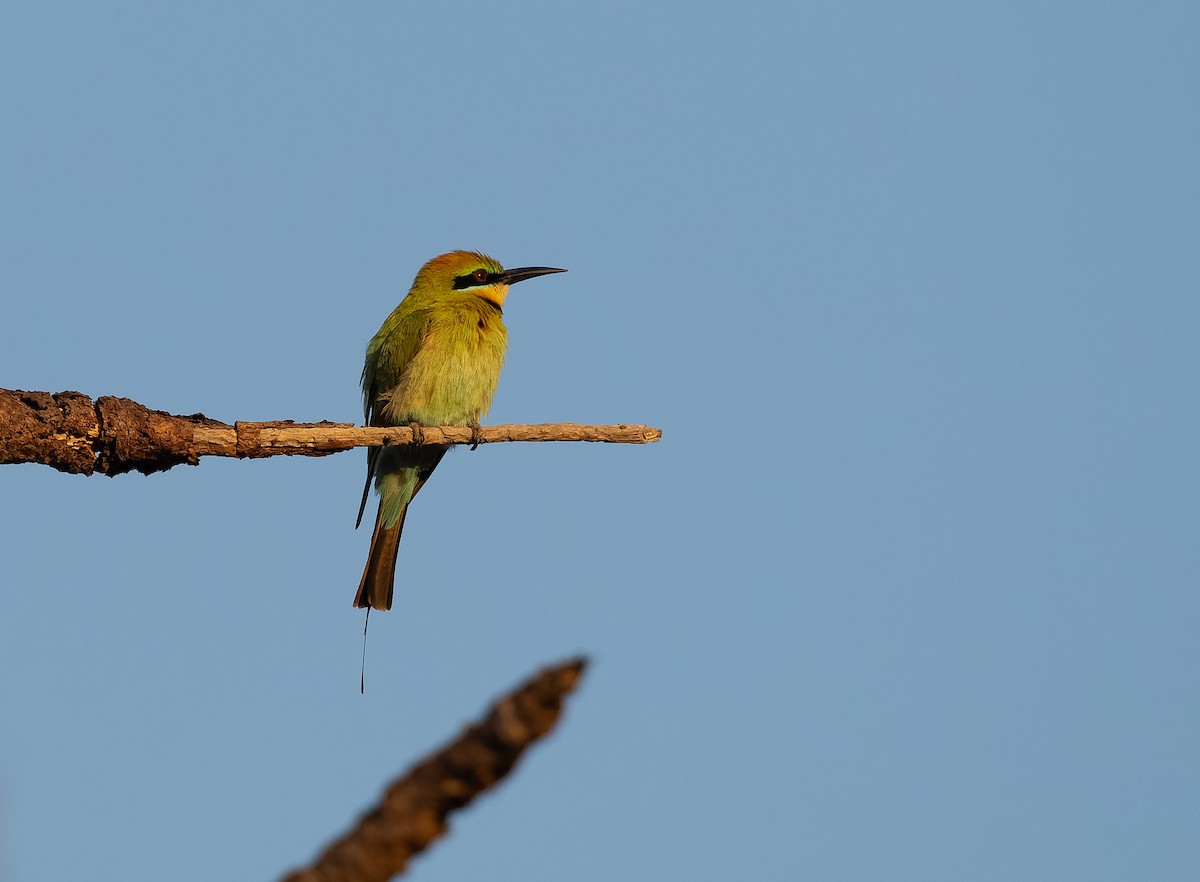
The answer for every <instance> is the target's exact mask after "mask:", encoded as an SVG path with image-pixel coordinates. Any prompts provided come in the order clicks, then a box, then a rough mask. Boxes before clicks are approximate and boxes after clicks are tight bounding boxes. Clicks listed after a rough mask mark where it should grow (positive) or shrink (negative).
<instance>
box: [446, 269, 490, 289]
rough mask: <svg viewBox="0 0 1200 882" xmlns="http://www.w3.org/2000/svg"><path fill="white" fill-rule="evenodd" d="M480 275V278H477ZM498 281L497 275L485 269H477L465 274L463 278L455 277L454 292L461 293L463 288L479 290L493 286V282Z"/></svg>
mask: <svg viewBox="0 0 1200 882" xmlns="http://www.w3.org/2000/svg"><path fill="white" fill-rule="evenodd" d="M480 273H482V274H483V277H482V278H480V277H479V274H480ZM499 279H500V274H499V273H493V272H489V271H488V270H485V269H477V270H475V271H474V272H469V273H467V274H466V275H465V276H455V278H454V289H455V290H456V291H461V290H462V289H463V288H479V287H482V286H484V285H491V284H494V283H495V282H497V281H499Z"/></svg>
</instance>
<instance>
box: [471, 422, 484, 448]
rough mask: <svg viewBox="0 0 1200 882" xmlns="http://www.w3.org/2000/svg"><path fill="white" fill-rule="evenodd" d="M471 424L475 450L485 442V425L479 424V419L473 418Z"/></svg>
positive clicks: (472, 443)
mask: <svg viewBox="0 0 1200 882" xmlns="http://www.w3.org/2000/svg"><path fill="white" fill-rule="evenodd" d="M470 426H471V449H472V450H475V449H477V448H478V447H479V445H480V444H482V443H483V426H481V425H479V420H472V421H471V423H470Z"/></svg>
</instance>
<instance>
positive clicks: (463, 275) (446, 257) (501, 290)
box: [412, 251, 566, 306]
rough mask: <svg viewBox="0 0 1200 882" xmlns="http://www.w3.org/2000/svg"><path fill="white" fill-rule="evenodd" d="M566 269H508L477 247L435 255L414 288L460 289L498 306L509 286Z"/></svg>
mask: <svg viewBox="0 0 1200 882" xmlns="http://www.w3.org/2000/svg"><path fill="white" fill-rule="evenodd" d="M565 272H566V270H565V269H558V268H556V267H552V266H523V267H518V268H517V269H510V270H506V269H505V268H504V267H502V266H501V265H500V264H499V262H498V261H495V260H493V259H492V258H490V257H488V256H487V255H486V254H480V253H479V252H477V251H451V252H450V253H449V254H442V255H439V256H437V257H435V258H434V259H433V260H431V261H429V263H427V264H425V265H424V266H423V267H421V271H420V272H419V273H417V278H416V279H415V280H414V281H413V287H412V289H413V291H432V292H438V293H440V294H449V293H450V292H451V291H461V292H463V293H464V294H474V295H475V296H477V297H482V298H483V299H484V300H487V301H488V302H489V303H493V304H495V305H496V306H503V305H504V298H505V297H507V296H508V286H509V285H515V284H516V283H517V282H523V281H525V280H526V279H532V278H534V277H535V276H544V275H546V274H548V273H565Z"/></svg>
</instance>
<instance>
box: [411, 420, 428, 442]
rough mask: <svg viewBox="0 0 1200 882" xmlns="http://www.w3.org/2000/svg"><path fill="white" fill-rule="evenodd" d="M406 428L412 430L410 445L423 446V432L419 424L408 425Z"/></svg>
mask: <svg viewBox="0 0 1200 882" xmlns="http://www.w3.org/2000/svg"><path fill="white" fill-rule="evenodd" d="M408 427H409V428H410V429H411V430H412V443H413V444H417V445H420V444H424V443H425V430H424V429H422V428H421V424H420V423H409V424H408Z"/></svg>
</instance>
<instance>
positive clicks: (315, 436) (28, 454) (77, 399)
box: [0, 389, 662, 475]
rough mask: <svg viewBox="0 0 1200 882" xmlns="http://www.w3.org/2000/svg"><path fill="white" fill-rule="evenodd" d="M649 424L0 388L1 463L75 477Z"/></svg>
mask: <svg viewBox="0 0 1200 882" xmlns="http://www.w3.org/2000/svg"><path fill="white" fill-rule="evenodd" d="M660 437H662V432H661V431H659V430H658V429H654V428H651V427H649V426H640V425H619V426H586V425H580V424H578V423H545V424H541V425H510V426H485V427H483V428H481V429H479V430H478V432H475V431H473V430H472V429H469V428H463V427H459V426H424V427H417V428H415V429H414V428H410V427H408V426H398V427H394V428H369V427H364V426H354V425H352V424H350V423H331V422H321V423H293V422H292V421H290V420H283V421H276V422H238V423H235V424H234V425H232V426H231V425H229V424H228V423H222V422H220V421H218V420H212V419H209V418H208V417H206V416H204V414H201V413H197V414H192V415H191V416H178V415H175V414H169V413H166V412H164V411H161V410H151V409H150V408H148V407H145V406H144V405H141V404H138V403H137V402H136V401H130V400H129V399H128V398H114V397H112V396H108V395H106V396H104V397H102V398H98V399H96V400H95V401H93V400H92V399H91V398H89V397H88V396H86V395H84V394H82V393H80V392H58V393H55V394H53V395H51V394H50V393H48V392H22V391H19V390H9V389H0V464H7V463H17V462H36V463H42V464H43V465H48V466H51V467H53V468H56V469H58V470H59V471H61V472H68V473H70V474H76V475H90V474H92V473H93V472H101V473H103V474H106V475H120V474H124V473H125V472H132V471H138V472H141V473H142V474H145V475H149V474H151V473H153V472H161V471H166V470H167V469H169V468H171V467H172V466H176V465H179V464H180V463H187V464H188V465H196V464H197V463H198V462H199V461H200V457H201V456H236V457H240V458H247V457H249V458H257V457H264V456H280V455H288V456H295V455H302V456H326V455H328V454H330V453H338V452H339V451H342V450H350V449H352V448H354V447H370V446H375V447H378V446H379V445H382V444H473V443H487V444H490V443H496V442H501V441H604V442H609V443H617V444H649V443H653V442H655V441H657V440H658V439H659V438H660Z"/></svg>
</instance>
